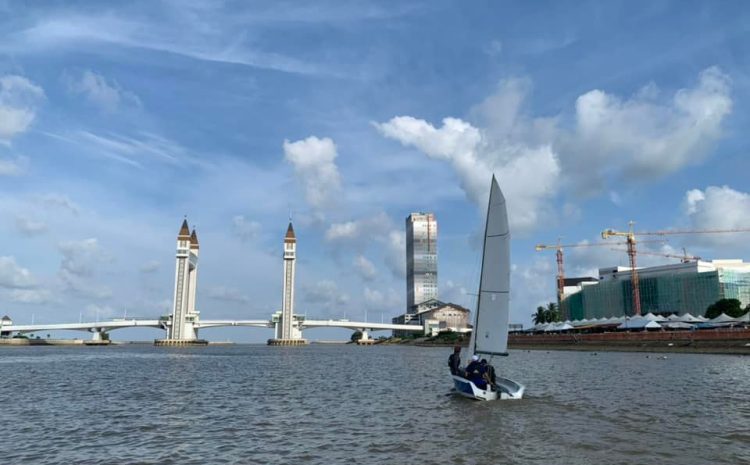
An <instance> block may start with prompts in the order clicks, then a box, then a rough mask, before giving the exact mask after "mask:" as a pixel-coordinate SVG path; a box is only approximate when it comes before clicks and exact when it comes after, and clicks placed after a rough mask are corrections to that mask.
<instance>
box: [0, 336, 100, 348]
mask: <svg viewBox="0 0 750 465" xmlns="http://www.w3.org/2000/svg"><path fill="white" fill-rule="evenodd" d="M89 342H94V341H90V340H83V339H26V338H22V337H17V338H7V339H6V338H2V339H0V346H82V345H86V344H87V343H89ZM101 342H103V341H101ZM106 342H107V343H109V341H106Z"/></svg>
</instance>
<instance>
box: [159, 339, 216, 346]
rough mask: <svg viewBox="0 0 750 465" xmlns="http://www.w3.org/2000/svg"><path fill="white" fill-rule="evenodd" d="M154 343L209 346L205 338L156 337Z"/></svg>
mask: <svg viewBox="0 0 750 465" xmlns="http://www.w3.org/2000/svg"><path fill="white" fill-rule="evenodd" d="M154 345H155V346H170V347H188V346H207V345H208V341H207V340H205V339H191V340H185V339H156V340H155V341H154Z"/></svg>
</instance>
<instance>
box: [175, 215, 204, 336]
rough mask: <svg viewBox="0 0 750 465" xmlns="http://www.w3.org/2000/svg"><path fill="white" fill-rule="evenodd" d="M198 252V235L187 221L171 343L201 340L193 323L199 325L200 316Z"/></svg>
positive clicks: (179, 242)
mask: <svg viewBox="0 0 750 465" xmlns="http://www.w3.org/2000/svg"><path fill="white" fill-rule="evenodd" d="M199 250H200V246H199V244H198V235H197V234H196V232H195V229H193V231H192V233H191V232H190V228H189V227H188V223H187V219H185V220H184V221H183V222H182V227H181V228H180V232H179V233H178V234H177V254H176V265H175V286H174V299H173V306H172V321H171V325H170V326H169V330H168V335H167V339H169V340H174V341H190V340H195V339H197V338H198V334H197V332H196V330H195V329H194V325H193V323H194V322H195V321H197V319H198V317H199V313H200V312H198V311H197V309H196V307H195V291H196V288H197V282H198V253H199Z"/></svg>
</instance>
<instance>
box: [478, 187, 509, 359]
mask: <svg viewBox="0 0 750 465" xmlns="http://www.w3.org/2000/svg"><path fill="white" fill-rule="evenodd" d="M509 292H510V230H509V228H508V212H507V211H506V209H505V197H504V196H503V193H502V191H501V190H500V187H499V186H498V185H497V180H496V179H495V176H492V186H491V187H490V201H489V205H488V207H487V225H486V227H485V232H484V255H483V257H482V274H481V278H480V282H479V299H478V302H477V310H476V314H475V315H474V329H473V331H472V333H471V345H470V346H469V347H470V348H471V350H473V353H475V354H488V355H507V350H508V312H509V308H510V300H509V299H510V295H509Z"/></svg>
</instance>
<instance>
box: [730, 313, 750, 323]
mask: <svg viewBox="0 0 750 465" xmlns="http://www.w3.org/2000/svg"><path fill="white" fill-rule="evenodd" d="M734 320H735V321H738V322H741V323H750V312H746V313H745V314H744V315H742V316H741V317H739V318H735V319H734Z"/></svg>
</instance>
